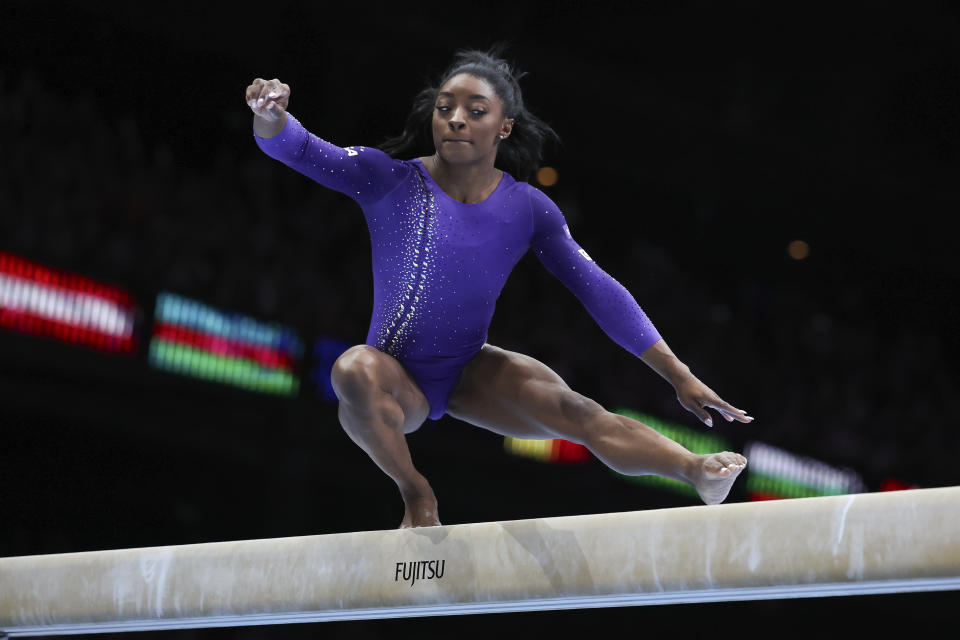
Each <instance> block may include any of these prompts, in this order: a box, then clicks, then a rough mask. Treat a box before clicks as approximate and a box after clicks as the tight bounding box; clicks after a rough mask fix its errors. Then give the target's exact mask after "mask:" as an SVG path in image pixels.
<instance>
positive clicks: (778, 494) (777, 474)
mask: <svg viewBox="0 0 960 640" xmlns="http://www.w3.org/2000/svg"><path fill="white" fill-rule="evenodd" d="M744 455H745V456H747V460H748V462H747V470H746V472H747V493H749V494H750V499H751V500H776V499H779V498H812V497H816V496H835V495H843V494H847V493H862V492H864V491H866V485H864V483H863V480H862V479H861V478H860V476H859V475H858V474H857V473H856V472H854V471H853V470H851V469H835V468H834V467H831V466H829V465H827V464H826V463H823V462H820V461H819V460H814V459H813V458H806V457H802V456H798V455H796V454H793V453H789V452H787V451H784V450H783V449H778V448H777V447H773V446H770V445H768V444H764V443H762V442H751V443H749V444H747V447H746V450H745V451H744Z"/></svg>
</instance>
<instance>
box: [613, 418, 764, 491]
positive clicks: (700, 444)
mask: <svg viewBox="0 0 960 640" xmlns="http://www.w3.org/2000/svg"><path fill="white" fill-rule="evenodd" d="M615 413H619V414H620V415H622V416H626V417H628V418H633V419H634V420H639V421H640V422H642V423H643V424H645V425H647V426H648V427H650V428H651V429H653V430H654V431H657V432H658V433H661V434H663V435H665V436H667V437H668V438H670V439H671V440H673V441H675V442H679V443H680V444H682V445H683V446H684V447H686V448H687V449H689V450H690V451H692V452H693V453H696V454H699V455H703V454H706V453H717V452H719V451H729V450H730V445H729V443H728V442H727V441H726V440H724V439H723V438H721V437H720V436H717V435H714V434H712V433H702V432H700V431H695V430H694V429H691V428H690V427H684V426H682V425H679V424H676V423H673V422H668V421H666V420H661V419H660V418H656V417H654V416H651V415H649V414H646V413H640V412H638V411H634V410H632V409H626V408H621V409H617V410H616V412H615ZM749 468H750V467H747V469H749ZM614 473H616V472H614ZM617 475H618V476H620V477H621V478H623V479H625V480H629V481H631V482H636V483H638V484H644V485H647V486H650V487H655V488H657V489H667V490H668V491H673V492H676V493H681V494H683V495H686V496H689V497H693V498H697V499H699V496H698V495H697V492H696V490H695V489H694V488H693V487H691V486H690V485H688V484H687V483H685V482H681V481H679V480H674V479H673V478H665V477H663V476H654V475H648V476H627V475H623V474H622V473H617Z"/></svg>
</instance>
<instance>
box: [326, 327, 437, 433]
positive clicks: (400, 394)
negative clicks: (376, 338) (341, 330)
mask: <svg viewBox="0 0 960 640" xmlns="http://www.w3.org/2000/svg"><path fill="white" fill-rule="evenodd" d="M330 378H331V382H332V384H333V389H334V391H335V392H336V394H337V398H338V399H339V400H340V402H344V401H346V402H348V403H350V404H352V405H355V406H356V408H357V409H358V410H360V411H363V410H364V408H365V407H372V404H373V403H372V399H373V397H374V394H377V393H387V394H389V395H390V396H392V397H393V398H394V399H395V400H396V401H397V404H399V405H400V408H401V410H402V411H403V416H404V419H403V431H404V433H411V432H413V431H416V430H417V429H419V428H420V425H422V424H423V422H424V421H425V420H426V419H427V414H428V413H429V412H430V405H429V403H428V402H427V398H426V396H425V395H424V394H423V391H421V390H420V387H419V386H417V383H416V382H415V381H414V380H413V378H412V377H411V376H410V374H409V373H407V370H406V369H404V367H403V365H402V364H401V363H400V361H399V360H397V359H396V358H394V357H393V356H391V355H390V354H388V353H384V352H383V351H380V350H379V349H377V348H376V347H371V346H370V345H368V344H358V345H355V346H353V347H350V348H349V349H347V350H346V351H344V352H343V353H342V354H341V355H340V357H339V358H337V360H336V362H334V363H333V370H332V371H331V374H330Z"/></svg>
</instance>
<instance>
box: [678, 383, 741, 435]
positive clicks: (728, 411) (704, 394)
mask: <svg viewBox="0 0 960 640" xmlns="http://www.w3.org/2000/svg"><path fill="white" fill-rule="evenodd" d="M674 389H675V390H676V392H677V400H679V401H680V404H681V405H683V408H684V409H686V410H687V411H689V412H690V413H692V414H694V415H695V416H697V417H698V418H700V420H702V421H703V423H704V424H705V425H707V426H708V427H712V426H713V418H711V417H710V413H709V412H708V411H707V409H706V407H710V408H711V409H715V410H716V411H717V412H718V413H719V414H720V415H722V416H723V417H724V418H726V419H727V422H733V421H734V420H736V421H737V422H753V418H752V417H750V416H748V415H747V412H746V411H743V410H741V409H737V408H736V407H734V406H733V405H731V404H729V403H728V402H724V401H723V400H722V399H721V398H720V396H718V395H717V394H716V393H714V392H713V390H712V389H711V388H710V387H708V386H707V385H705V384H703V383H702V382H701V381H700V380H699V379H698V378H697V377H696V376H694V375H692V374H691V375H689V376H687V377H686V378H684V380H682V381H681V382H679V383H677V385H676V386H675V387H674Z"/></svg>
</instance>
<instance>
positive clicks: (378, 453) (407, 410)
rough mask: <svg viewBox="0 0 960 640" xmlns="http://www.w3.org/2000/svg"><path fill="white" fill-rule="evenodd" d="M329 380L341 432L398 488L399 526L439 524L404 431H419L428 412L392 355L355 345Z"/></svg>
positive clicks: (432, 497) (430, 491)
mask: <svg viewBox="0 0 960 640" xmlns="http://www.w3.org/2000/svg"><path fill="white" fill-rule="evenodd" d="M331 382H332V383H333V390H334V392H335V393H336V394H337V398H338V399H339V400H340V407H339V410H338V415H339V417H340V424H341V425H342V426H343V429H344V431H346V432H347V435H349V436H350V439H351V440H353V441H354V442H356V443H357V445H359V446H360V448H361V449H363V450H364V451H366V452H367V454H368V455H369V456H370V457H371V458H372V459H373V461H374V462H375V463H377V466H379V467H380V468H381V469H382V470H383V472H384V473H386V474H387V475H388V476H390V477H391V478H392V479H393V481H394V482H396V483H397V488H399V489H400V495H401V496H403V502H404V505H405V506H406V510H405V512H404V516H403V521H402V522H401V524H400V527H401V528H404V527H429V526H433V525H438V524H440V519H439V516H438V514H437V498H436V496H435V495H434V493H433V489H432V488H431V487H430V483H429V482H427V479H426V478H425V477H423V475H421V474H420V472H419V471H417V470H416V468H415V467H414V466H413V460H412V459H411V458H410V450H409V448H407V439H406V437H405V434H407V433H412V432H413V431H416V430H417V429H419V428H420V425H422V424H423V422H424V420H426V419H427V415H428V414H429V413H430V404H429V403H428V402H427V398H426V396H424V395H423V392H422V391H421V390H420V388H419V387H418V386H417V384H416V382H414V381H413V379H412V378H411V377H410V374H408V373H407V371H406V370H405V369H404V368H403V365H401V364H400V362H398V361H397V359H396V358H394V357H393V356H391V355H389V354H386V353H384V352H382V351H380V350H379V349H376V348H375V347H371V346H369V345H366V344H359V345H356V346H353V347H350V348H349V349H347V350H346V351H345V352H344V353H343V354H342V355H341V356H340V357H339V358H337V361H336V362H335V363H334V364H333V370H332V372H331Z"/></svg>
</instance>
